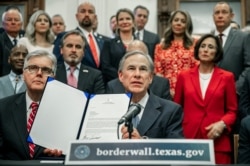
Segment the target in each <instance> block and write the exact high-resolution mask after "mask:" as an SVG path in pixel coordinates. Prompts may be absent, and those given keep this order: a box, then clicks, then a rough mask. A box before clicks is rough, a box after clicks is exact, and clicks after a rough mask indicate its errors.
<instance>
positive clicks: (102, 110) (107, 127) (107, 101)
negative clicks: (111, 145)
mask: <svg viewBox="0 0 250 166" xmlns="http://www.w3.org/2000/svg"><path fill="white" fill-rule="evenodd" d="M128 105H129V98H128V96H127V95H125V94H120V95H118V94H109V95H106V94H105V95H95V96H94V97H92V98H91V99H90V100H89V104H88V109H87V110H88V111H87V112H86V115H85V120H84V123H83V128H82V131H81V135H80V138H79V139H84V140H86V139H87V140H117V139H118V137H117V127H119V126H118V125H117V122H118V121H119V119H120V118H121V117H122V116H123V115H124V114H125V113H126V111H127V110H128ZM118 131H120V130H118ZM119 135H120V134H119Z"/></svg>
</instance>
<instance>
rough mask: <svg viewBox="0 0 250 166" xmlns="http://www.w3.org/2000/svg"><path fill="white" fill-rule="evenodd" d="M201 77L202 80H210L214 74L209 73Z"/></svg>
mask: <svg viewBox="0 0 250 166" xmlns="http://www.w3.org/2000/svg"><path fill="white" fill-rule="evenodd" d="M199 76H200V78H201V79H202V80H208V79H210V78H211V76H212V73H208V74H202V73H200V74H199Z"/></svg>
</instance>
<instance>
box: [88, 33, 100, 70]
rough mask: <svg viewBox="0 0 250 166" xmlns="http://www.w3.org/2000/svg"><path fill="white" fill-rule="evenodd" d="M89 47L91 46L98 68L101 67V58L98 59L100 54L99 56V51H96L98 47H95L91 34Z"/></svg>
mask: <svg viewBox="0 0 250 166" xmlns="http://www.w3.org/2000/svg"><path fill="white" fill-rule="evenodd" d="M89 46H90V49H91V52H92V55H93V58H94V60H95V63H96V66H97V67H99V57H98V54H97V50H96V46H95V42H94V39H93V36H92V35H91V34H89Z"/></svg>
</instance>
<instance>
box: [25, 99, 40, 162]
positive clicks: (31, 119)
mask: <svg viewBox="0 0 250 166" xmlns="http://www.w3.org/2000/svg"><path fill="white" fill-rule="evenodd" d="M30 107H31V113H30V116H29V119H28V124H27V130H28V132H30V129H31V126H32V124H33V122H34V119H35V116H36V113H37V108H38V104H37V103H35V102H32V103H31V105H30ZM35 147H36V145H35V144H33V143H29V150H30V158H33V157H34V154H35Z"/></svg>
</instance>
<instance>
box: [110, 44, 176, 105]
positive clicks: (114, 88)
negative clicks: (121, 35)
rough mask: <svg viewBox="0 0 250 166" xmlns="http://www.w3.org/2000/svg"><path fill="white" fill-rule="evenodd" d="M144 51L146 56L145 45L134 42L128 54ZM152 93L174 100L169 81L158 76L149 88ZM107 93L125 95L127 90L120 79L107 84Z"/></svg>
mask: <svg viewBox="0 0 250 166" xmlns="http://www.w3.org/2000/svg"><path fill="white" fill-rule="evenodd" d="M136 50H137V51H142V52H143V53H145V54H148V48H147V46H146V44H145V43H143V42H142V41H141V40H134V41H133V42H131V43H130V44H129V45H128V47H127V50H126V51H127V52H129V51H136ZM149 89H150V91H151V92H152V93H153V94H155V95H156V96H159V97H161V98H164V99H167V100H172V97H171V95H170V85H169V80H168V79H166V78H163V77H160V76H157V75H154V76H153V80H152V83H151V84H150V87H149ZM106 91H107V93H124V92H125V89H124V87H123V85H122V84H121V82H120V81H119V79H118V78H116V79H114V80H111V81H109V82H108V83H107V87H106Z"/></svg>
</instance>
